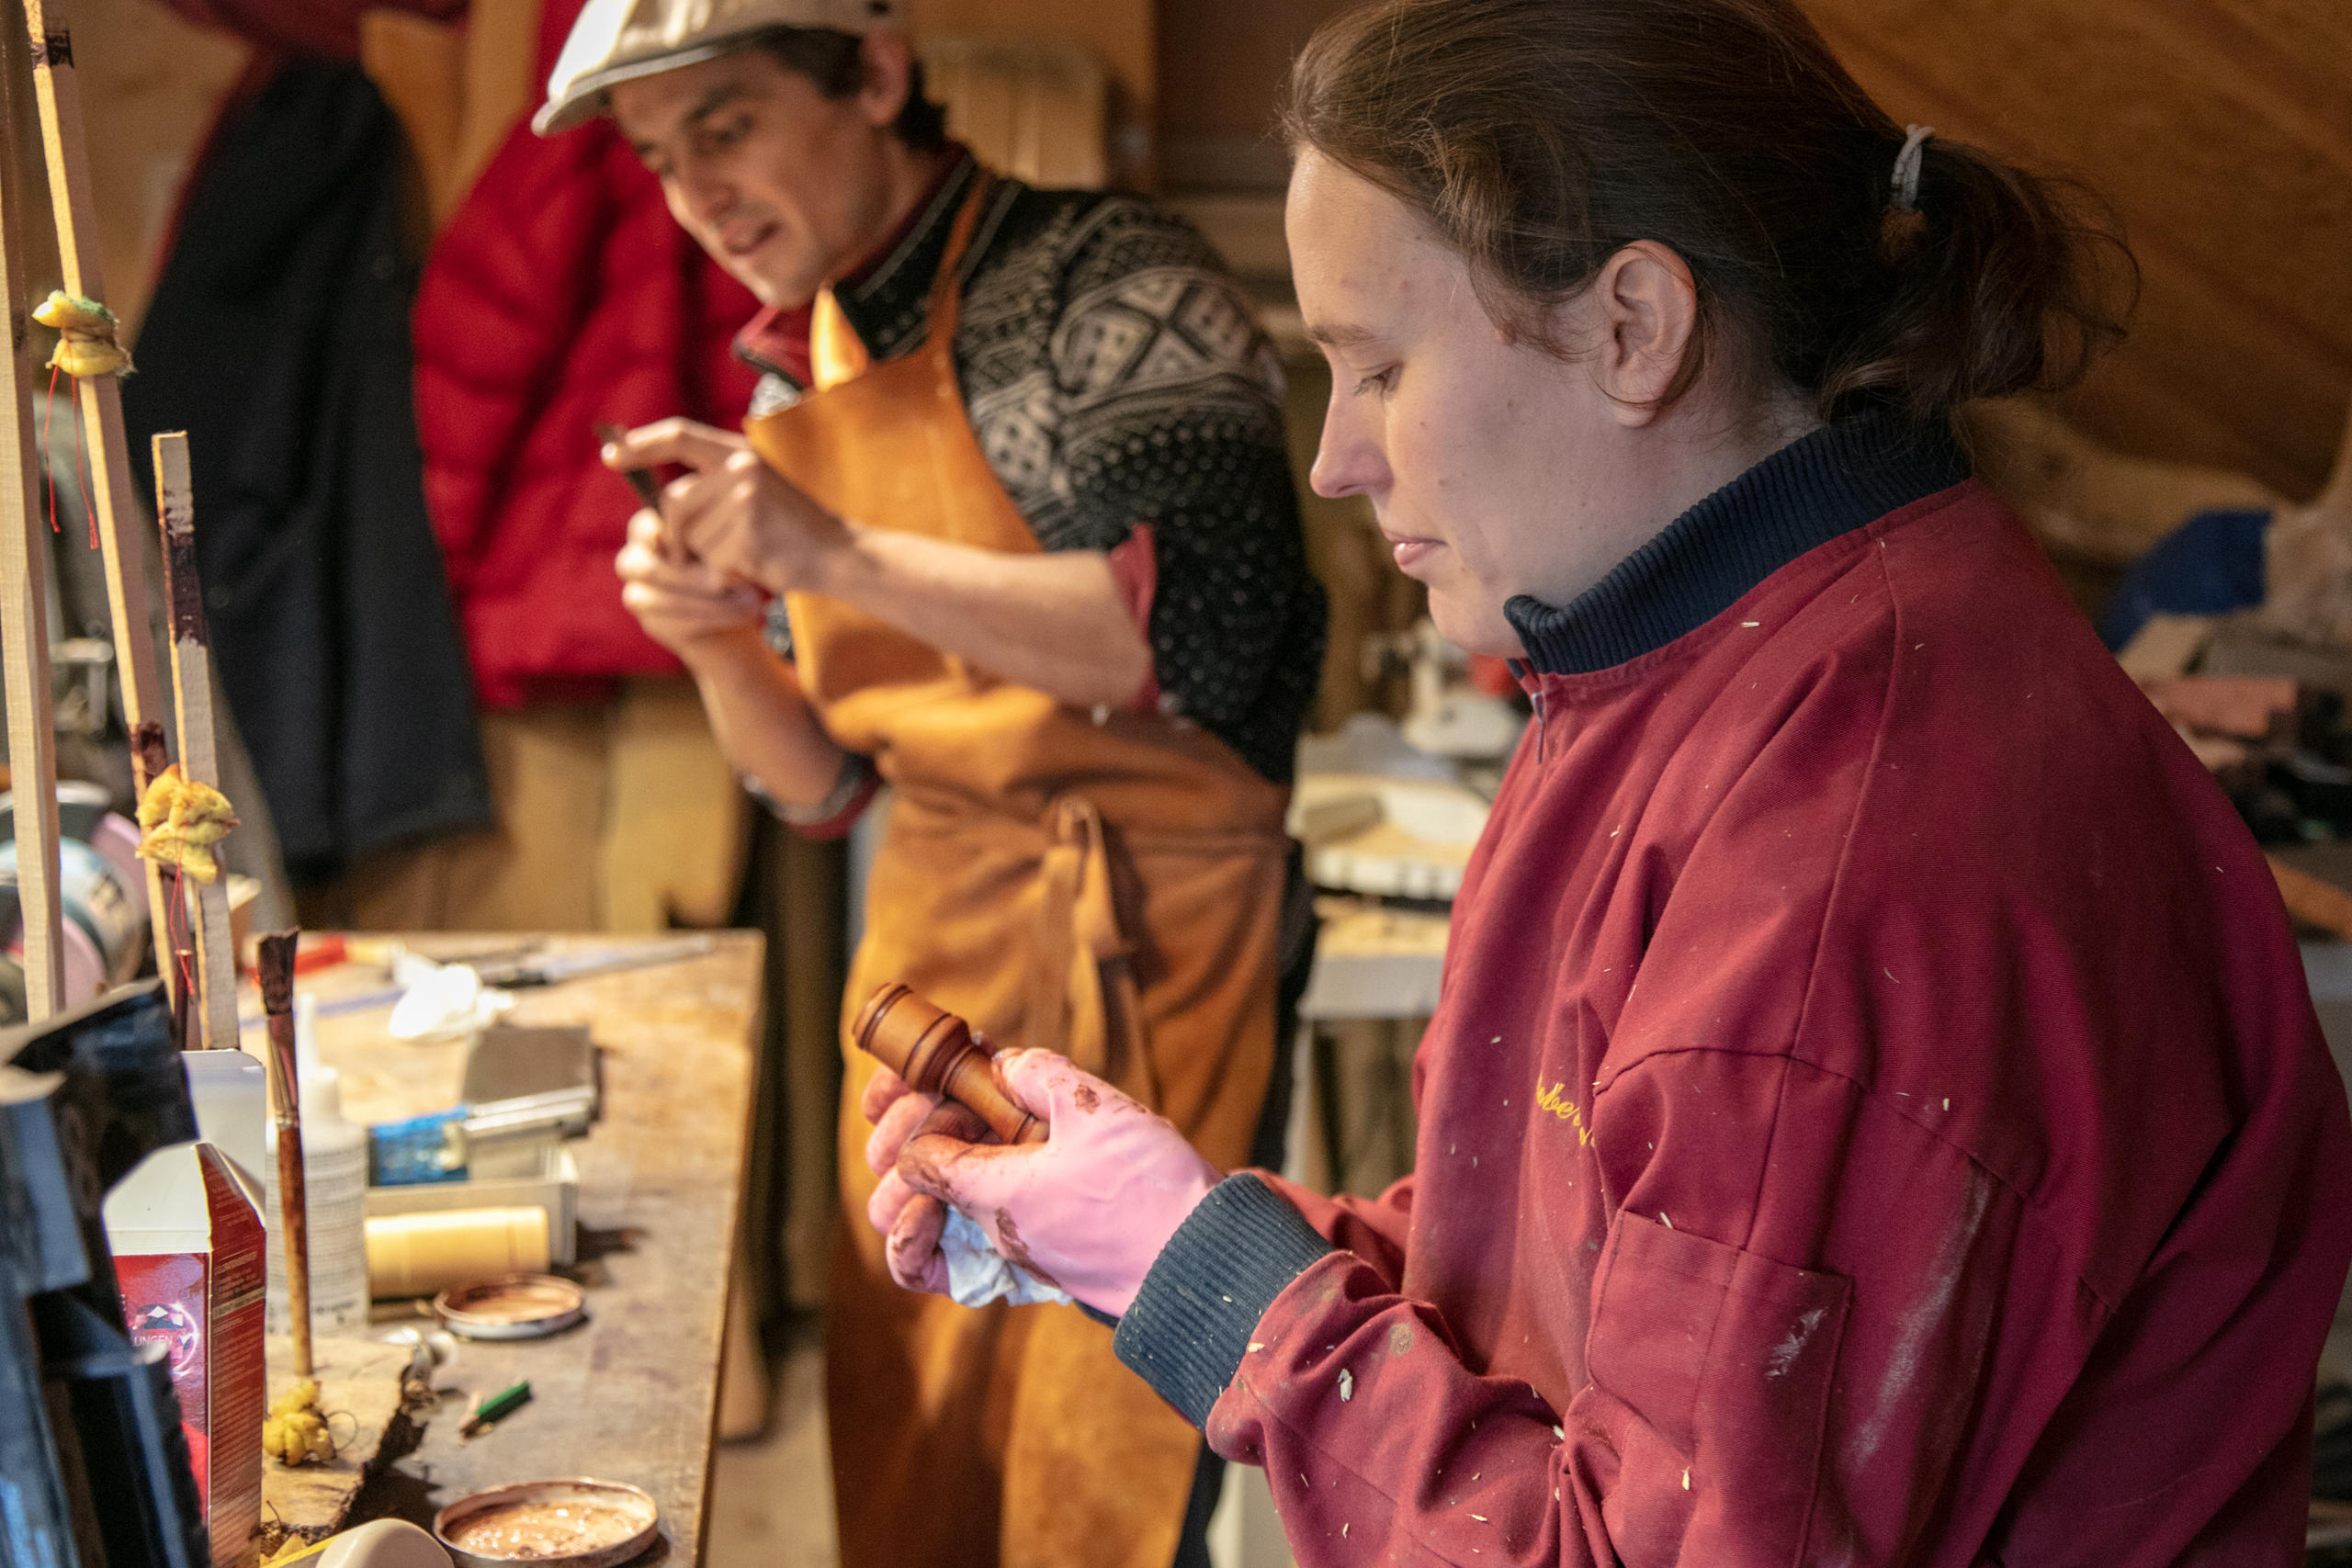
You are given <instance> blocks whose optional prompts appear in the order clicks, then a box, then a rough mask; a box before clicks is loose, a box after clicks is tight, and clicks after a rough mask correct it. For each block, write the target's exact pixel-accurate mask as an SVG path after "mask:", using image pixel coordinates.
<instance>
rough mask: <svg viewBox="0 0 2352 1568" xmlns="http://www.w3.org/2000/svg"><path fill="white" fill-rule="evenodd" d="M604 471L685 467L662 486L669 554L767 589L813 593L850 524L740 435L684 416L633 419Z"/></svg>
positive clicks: (607, 458) (844, 541) (843, 543)
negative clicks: (644, 421) (667, 465)
mask: <svg viewBox="0 0 2352 1568" xmlns="http://www.w3.org/2000/svg"><path fill="white" fill-rule="evenodd" d="M662 463H673V464H677V465H679V466H681V467H684V468H689V469H691V470H693V471H692V472H690V473H688V474H686V475H685V476H684V478H682V479H673V480H672V481H671V482H670V484H668V485H667V486H665V487H663V489H662V525H663V528H664V530H665V531H666V535H667V538H668V542H669V545H670V547H671V553H673V555H678V556H683V557H684V558H687V559H689V560H692V561H695V562H697V563H699V564H701V565H703V566H706V567H708V568H710V569H711V570H714V571H717V572H718V573H720V574H722V575H724V576H726V577H728V578H731V579H734V580H737V581H741V582H746V583H751V584H753V585H755V586H757V587H759V588H762V589H763V590H765V591H766V592H770V593H784V592H789V591H793V590H814V589H817V588H819V587H820V586H821V584H822V581H823V577H824V573H825V570H826V568H827V567H828V565H830V564H831V561H832V560H833V558H835V557H837V556H838V555H839V554H840V553H841V552H842V550H843V549H844V548H845V547H847V546H848V544H849V542H850V537H851V531H850V527H849V525H847V524H845V523H843V522H842V520H841V519H840V518H838V517H836V516H834V515H833V514H832V513H830V512H828V511H826V510H825V509H824V508H823V507H821V506H820V505H818V504H817V503H816V502H814V501H813V500H811V499H809V495H808V493H807V492H806V491H802V490H801V489H800V488H799V487H798V486H797V485H795V484H794V483H792V482H791V481H790V480H789V479H786V478H785V477H784V476H783V475H781V474H779V473H777V472H776V471H775V469H774V468H769V467H768V466H767V464H766V463H764V462H763V461H762V460H761V459H760V456H759V454H758V453H756V452H754V451H752V448H751V446H750V445H749V443H747V442H745V441H744V439H743V438H742V437H741V436H740V435H732V434H728V433H727V432H726V431H723V430H714V429H712V428H711V427H710V426H709V425H707V424H696V423H694V422H693V421H691V420H684V419H665V420H662V421H661V422H659V423H654V424H648V425H642V426H639V428H638V429H635V430H632V431H630V432H628V434H626V435H624V436H622V437H621V438H620V439H619V440H617V441H616V442H614V443H612V444H611V445H610V446H606V447H605V464H606V466H607V467H610V468H623V469H625V468H652V467H655V466H656V465H659V464H662Z"/></svg>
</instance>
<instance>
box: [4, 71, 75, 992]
mask: <svg viewBox="0 0 2352 1568" xmlns="http://www.w3.org/2000/svg"><path fill="white" fill-rule="evenodd" d="M16 99H17V91H16V85H15V84H14V83H13V82H9V83H7V84H6V85H5V86H0V114H5V115H6V117H7V118H6V124H7V125H9V126H14V125H16V124H17V123H18V121H17V118H16V116H15V114H14V112H13V111H14V109H15V108H16V107H17V104H16ZM15 141H16V139H15V137H14V136H13V135H9V134H5V133H0V149H6V157H5V158H0V300H5V301H6V308H7V312H8V321H10V323H11V324H12V326H13V328H14V332H13V334H12V338H13V342H12V345H11V346H9V347H8V348H7V351H6V352H5V353H0V405H4V406H5V407H6V409H8V410H12V411H14V416H15V417H14V420H13V422H11V423H12V426H13V427H12V428H10V429H8V430H6V431H5V432H0V660H4V661H5V663H6V690H7V694H8V776H9V780H10V782H11V784H13V786H14V790H15V798H16V834H17V904H18V906H19V908H21V909H22V911H23V918H24V931H25V955H24V967H25V1006H26V1010H27V1011H28V1013H29V1014H30V1016H31V1017H32V1019H33V1021H35V1022H39V1021H40V1020H42V1019H44V1018H47V1017H48V1016H49V1015H50V1014H51V1013H52V1012H55V1011H56V1010H58V1009H60V1008H62V1007H63V1006H64V1005H65V967H64V964H65V954H64V939H63V931H62V927H61V925H60V924H59V919H58V902H57V835H58V818H57V736H56V730H55V728H54V727H55V714H54V706H55V705H54V704H53V702H52V700H51V691H50V683H49V539H48V536H47V535H46V533H45V532H44V530H43V528H42V525H41V512H40V499H39V498H40V488H39V487H40V479H39V475H40V445H39V444H38V443H37V442H36V441H35V440H34V439H33V415H32V400H31V397H30V396H29V391H30V389H29V388H28V386H27V385H26V378H25V374H24V369H25V367H24V360H23V358H22V356H21V354H20V352H19V347H18V346H17V345H21V344H24V342H25V339H26V336H27V333H26V332H25V327H26V314H25V311H26V304H27V301H26V299H25V289H26V277H25V253H24V248H23V242H22V240H21V238H20V236H21V235H22V234H23V232H24V230H23V226H22V224H21V222H20V217H21V214H20V213H19V212H18V210H17V208H18V201H17V178H16V175H17V170H18V169H20V168H22V167H23V166H24V165H23V162H22V160H20V159H18V158H17V156H16V153H15ZM6 417H7V416H6V415H5V414H0V419H6Z"/></svg>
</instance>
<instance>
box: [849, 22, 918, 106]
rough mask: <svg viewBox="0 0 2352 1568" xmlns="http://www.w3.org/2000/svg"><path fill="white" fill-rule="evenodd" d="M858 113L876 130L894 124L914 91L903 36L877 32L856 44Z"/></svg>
mask: <svg viewBox="0 0 2352 1568" xmlns="http://www.w3.org/2000/svg"><path fill="white" fill-rule="evenodd" d="M857 56H858V74H859V81H858V87H857V107H858V111H859V112H860V113H861V114H862V115H863V116H864V117H865V122H866V123H867V124H868V125H871V126H875V127H876V128H877V129H878V128H881V127H885V126H889V125H893V124H895V123H897V121H898V118H899V111H900V110H902V109H904V108H905V107H907V99H908V97H909V96H910V95H911V94H912V93H913V91H914V66H915V57H914V49H913V47H912V46H911V45H910V44H909V43H908V42H907V35H906V34H904V33H902V32H899V30H898V29H896V28H876V29H875V30H874V31H872V32H870V33H867V34H866V35H865V37H864V38H863V39H859V40H858V46H857Z"/></svg>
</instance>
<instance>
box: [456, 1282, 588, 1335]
mask: <svg viewBox="0 0 2352 1568" xmlns="http://www.w3.org/2000/svg"><path fill="white" fill-rule="evenodd" d="M433 1311H434V1314H435V1316H437V1317H439V1318H440V1320H441V1321H442V1322H443V1323H445V1324H447V1325H448V1328H449V1332H450V1333H452V1334H456V1335H458V1336H460V1337H464V1338H467V1339H540V1338H544V1337H547V1336H548V1335H550V1334H557V1333H560V1332H562V1331H563V1330H564V1329H567V1328H569V1327H571V1325H573V1324H575V1323H578V1322H579V1321H580V1320H581V1319H582V1318H583V1317H586V1316H587V1315H588V1298H587V1297H586V1296H585V1295H583V1294H582V1293H581V1290H580V1287H579V1286H577V1285H575V1284H573V1283H572V1282H571V1280H559V1279H557V1278H556V1277H555V1276H554V1275H552V1274H501V1275H499V1276H498V1277H497V1278H496V1279H492V1280H467V1281H466V1282H465V1283H464V1284H462V1285H452V1286H450V1287H449V1288H448V1289H447V1290H446V1291H444V1292H441V1293H440V1294H439V1295H437V1296H435V1297H434V1298H433Z"/></svg>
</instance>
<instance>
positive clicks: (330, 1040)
mask: <svg viewBox="0 0 2352 1568" xmlns="http://www.w3.org/2000/svg"><path fill="white" fill-rule="evenodd" d="M520 940H523V939H518V938H511V937H503V936H483V935H472V936H465V937H458V936H454V935H450V936H437V937H430V938H424V937H420V938H416V939H413V941H412V942H411V945H412V946H413V948H414V949H415V950H416V951H418V952H421V953H426V954H428V955H430V956H435V957H458V956H462V955H465V954H467V953H484V952H488V951H491V950H493V949H509V948H512V947H513V946H514V945H515V942H518V941H520ZM658 940H662V939H657V938H651V937H646V938H624V937H607V936H580V937H555V938H550V939H548V951H549V952H560V951H564V950H573V949H581V948H597V949H604V948H617V947H624V946H627V945H630V944H639V945H644V944H650V943H651V942H655V941H658ZM715 940H716V945H715V948H714V950H713V951H712V952H711V953H707V954H705V955H702V956H698V957H689V958H686V959H684V960H678V961H673V962H671V963H668V964H662V965H659V966H657V967H648V968H641V969H631V970H624V971H621V972H619V973H615V974H609V975H605V976H591V977H587V978H583V979H578V980H572V981H569V982H566V983H564V984H561V985H557V986H548V987H540V988H536V989H523V990H518V991H516V992H515V998H516V1003H517V1005H516V1007H515V1010H514V1012H512V1013H511V1014H509V1015H508V1021H512V1022H515V1023H526V1024H586V1025H587V1026H588V1027H589V1029H590V1031H591V1032H592V1033H593V1035H594V1039H595V1042H596V1043H597V1044H598V1045H600V1046H602V1047H603V1053H604V1115H603V1119H602V1120H601V1121H600V1122H598V1123H597V1124H596V1126H595V1127H594V1129H593V1130H592V1131H591V1133H590V1134H589V1135H588V1137H587V1138H585V1139H584V1140H576V1141H574V1142H573V1143H572V1144H571V1145H570V1147H571V1153H572V1156H573V1158H574V1159H575V1160H576V1161H577V1162H578V1165H579V1168H580V1211H579V1212H580V1261H579V1263H578V1265H577V1266H575V1267H572V1268H570V1269H562V1270H560V1271H561V1272H564V1273H567V1274H569V1275H570V1276H571V1278H572V1279H574V1280H578V1281H579V1282H580V1283H581V1284H582V1286H583V1287H585V1289H586V1291H587V1295H588V1313H589V1316H588V1321H587V1322H585V1323H583V1324H582V1325H579V1326H577V1327H575V1328H572V1329H570V1330H568V1331H566V1332H564V1333H562V1334H560V1335H557V1336H555V1337H552V1338H548V1339H542V1340H525V1341H516V1342H506V1343H493V1342H461V1343H460V1345H459V1347H458V1351H457V1354H456V1356H455V1358H454V1359H452V1360H451V1361H450V1362H448V1363H447V1364H446V1365H444V1366H443V1367H441V1368H440V1369H439V1370H438V1371H436V1372H435V1387H436V1388H437V1389H439V1390H442V1391H444V1394H443V1399H442V1402H441V1404H440V1406H439V1408H438V1409H437V1410H435V1411H433V1412H431V1413H429V1414H427V1415H426V1416H423V1417H422V1419H423V1420H424V1423H425V1425H424V1434H423V1438H422V1440H421V1441H420V1442H419V1443H418V1444H417V1446H416V1447H415V1449H414V1450H413V1451H411V1452H409V1453H408V1454H406V1455H405V1456H403V1457H401V1458H400V1459H398V1460H396V1461H393V1462H392V1464H391V1465H390V1469H389V1470H388V1471H387V1472H384V1473H381V1474H379V1475H378V1476H377V1477H375V1478H374V1479H373V1480H371V1481H370V1482H369V1483H368V1487H367V1489H366V1490H365V1491H364V1492H363V1493H362V1494H361V1495H360V1498H359V1501H358V1509H357V1516H356V1517H386V1516H396V1517H403V1518H408V1519H413V1520H414V1521H415V1522H417V1523H419V1524H422V1525H424V1526H426V1527H427V1528H430V1526H431V1524H432V1517H433V1515H434V1513H435V1510H437V1509H439V1508H441V1507H443V1506H447V1504H448V1503H450V1502H451V1501H453V1500H455V1499H456V1498H457V1497H458V1496H459V1495H463V1494H464V1493H467V1492H470V1491H474V1490H477V1489H479V1488H481V1487H484V1486H494V1485H500V1484H503V1483H507V1482H513V1481H528V1480H534V1479H542V1478H547V1477H553V1476H594V1477H596V1478H598V1479H601V1480H605V1481H622V1482H628V1483H633V1484H635V1485H638V1486H641V1487H643V1488H645V1490H646V1491H648V1492H650V1493H651V1494H652V1495H653V1497H654V1499H655V1500H656V1501H657V1502H658V1503H659V1504H660V1505H661V1509H662V1536H663V1538H664V1541H665V1543H666V1545H665V1546H657V1547H656V1548H654V1549H653V1551H652V1552H650V1554H649V1555H647V1556H645V1557H642V1558H639V1560H638V1563H639V1568H645V1565H648V1564H651V1563H656V1562H671V1563H674V1564H686V1565H691V1564H693V1563H695V1562H698V1561H699V1560H700V1556H701V1551H702V1535H703V1518H704V1511H705V1505H706V1501H707V1490H708V1481H709V1474H710V1451H711V1443H712V1438H713V1434H714V1431H715V1426H716V1412H717V1394H718V1369H719V1351H720V1342H721V1337H722V1334H723V1330H724V1327H725V1323H726V1314H727V1298H728V1279H729V1270H730V1269H731V1268H732V1266H733V1261H734V1256H735V1239H736V1236H735V1233H736V1221H737V1205H738V1202H739V1201H740V1199H741V1193H742V1187H743V1156H744V1147H745V1141H746V1134H747V1131H748V1128H749V1125H750V1111H751V1100H752V1077H753V1072H752V1069H753V1059H754V1051H755V1048H756V1042H757V1038H758V1036H757V1031H758V1027H759V1016H760V1006H761V996H760V976H761V947H760V938H759V936H758V935H757V934H756V933H754V932H749V931H729V932H724V933H720V934H719V935H718V936H717V938H716V939H715ZM384 984H385V981H384V979H383V977H382V973H381V971H380V970H373V969H369V968H368V967H366V966H363V965H359V964H346V965H343V966H341V967H339V968H335V969H328V970H322V971H320V972H318V973H317V974H314V975H305V976H300V978H299V979H298V982H297V988H298V990H300V991H307V992H309V993H311V994H312V995H315V996H316V997H318V998H319V999H320V1001H321V1003H322V1005H323V1004H327V1003H331V1002H333V1001H334V999H335V998H337V997H348V996H353V995H356V994H357V993H362V992H368V991H373V990H378V989H380V988H381V987H383V986H384ZM389 1019H390V1006H389V1004H387V1005H385V1006H381V1007H377V1008H374V1009H371V1010H365V1011H358V1012H353V1013H347V1014H342V1015H338V1016H333V1017H324V1018H322V1019H321V1020H320V1021H319V1055H320V1059H321V1060H322V1062H324V1063H325V1064H326V1065H327V1066H332V1067H334V1068H335V1069H336V1070H337V1071H338V1072H340V1073H341V1074H342V1077H343V1111H344V1114H345V1116H347V1117H349V1118H351V1119H352V1120H353V1121H356V1122H382V1121H389V1120H393V1119H396V1118H401V1117H408V1116H415V1115H423V1114H425V1113H427V1112H430V1111H440V1110H445V1109H447V1107H448V1106H449V1105H451V1104H452V1103H454V1102H455V1100H456V1099H457V1096H458V1076H459V1073H460V1071H461V1069H462V1067H463V1066H464V1055H465V1052H464V1047H463V1045H462V1044H460V1043H447V1044H434V1045H416V1044H409V1043H402V1042H400V1041H396V1040H393V1039H391V1038H390V1036H389V1035H387V1034H386V1033H385V1032H384V1030H385V1024H386V1022H387V1021H389ZM258 1037H259V1031H258V1030H249V1031H248V1032H247V1043H248V1045H249V1046H250V1045H254V1044H257V1043H258ZM401 1320H402V1319H401V1316H400V1314H399V1313H398V1310H397V1308H396V1305H395V1304H394V1303H378V1306H377V1326H376V1330H375V1331H376V1332H377V1333H381V1332H382V1330H383V1328H384V1327H385V1326H386V1325H387V1324H388V1322H391V1323H397V1322H399V1321H401ZM415 1321H417V1322H419V1323H421V1324H422V1323H424V1322H426V1321H427V1320H426V1319H424V1317H421V1316H420V1317H418V1318H417V1319H416V1320H415ZM518 1378H528V1379H529V1380H530V1382H531V1389H532V1393H533V1399H532V1402H531V1403H530V1404H526V1405H525V1406H524V1407H523V1408H522V1409H520V1410H518V1411H517V1412H515V1414H514V1415H513V1416H509V1417H508V1418H507V1419H505V1420H504V1421H503V1422H500V1423H499V1424H498V1425H497V1426H495V1427H492V1428H490V1429H489V1430H487V1431H485V1432H484V1433H482V1434H481V1436H479V1437H477V1438H473V1439H471V1440H470V1441H469V1440H466V1439H462V1438H459V1437H458V1422H459V1420H460V1418H461V1417H462V1416H464V1414H465V1410H466V1401H467V1396H468V1395H469V1394H476V1393H480V1394H489V1393H495V1392H497V1391H498V1390H500V1389H502V1388H504V1387H505V1386H507V1385H508V1384H509V1383H512V1382H515V1380H516V1379H518Z"/></svg>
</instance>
